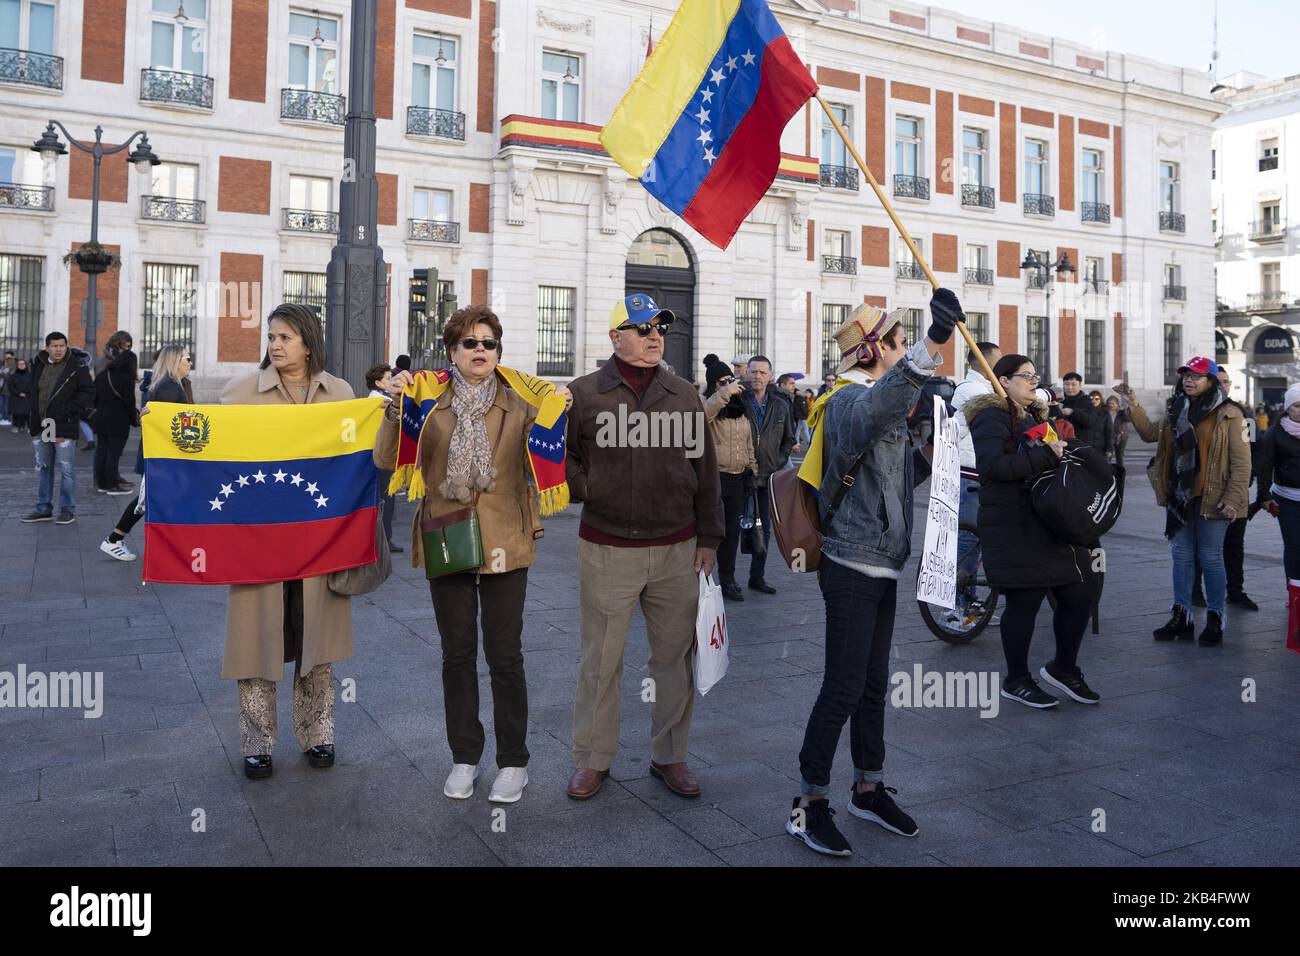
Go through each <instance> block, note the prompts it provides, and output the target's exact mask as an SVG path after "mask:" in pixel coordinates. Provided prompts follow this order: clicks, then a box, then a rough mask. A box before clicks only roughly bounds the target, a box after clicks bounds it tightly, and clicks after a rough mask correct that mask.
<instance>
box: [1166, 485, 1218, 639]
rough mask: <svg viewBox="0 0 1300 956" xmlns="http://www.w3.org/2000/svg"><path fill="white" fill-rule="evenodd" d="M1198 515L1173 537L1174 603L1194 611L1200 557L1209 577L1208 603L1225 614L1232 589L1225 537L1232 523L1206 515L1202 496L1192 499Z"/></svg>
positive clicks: (1207, 581) (1207, 580)
mask: <svg viewBox="0 0 1300 956" xmlns="http://www.w3.org/2000/svg"><path fill="white" fill-rule="evenodd" d="M1192 507H1193V509H1194V511H1193V513H1194V514H1195V515H1196V517H1195V518H1194V519H1193V520H1192V521H1190V522H1188V523H1187V524H1185V525H1184V526H1183V527H1182V528H1181V529H1179V531H1178V533H1177V534H1175V535H1174V537H1173V540H1171V541H1170V542H1169V550H1170V551H1171V552H1172V554H1173V558H1174V604H1175V605H1176V606H1177V607H1181V608H1182V609H1183V610H1185V611H1186V612H1187V615H1188V617H1190V616H1191V614H1192V584H1193V582H1194V581H1195V578H1196V562H1197V559H1198V558H1199V559H1200V562H1201V573H1202V574H1203V575H1204V576H1205V605H1206V607H1207V608H1208V609H1209V610H1211V611H1214V612H1215V613H1217V614H1219V615H1222V614H1223V605H1224V601H1225V599H1226V597H1227V591H1228V572H1227V569H1226V568H1225V567H1224V565H1223V539H1224V536H1225V535H1226V534H1227V533H1228V525H1229V524H1230V522H1228V521H1227V520H1225V519H1223V518H1202V517H1201V499H1199V498H1197V499H1196V500H1195V501H1194V502H1192Z"/></svg>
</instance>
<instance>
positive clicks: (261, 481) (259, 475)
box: [253, 468, 266, 485]
mask: <svg viewBox="0 0 1300 956" xmlns="http://www.w3.org/2000/svg"><path fill="white" fill-rule="evenodd" d="M253 478H254V480H256V481H257V483H258V484H259V485H264V484H266V475H264V474H262V469H260V468H259V469H257V473H256V474H255V475H253Z"/></svg>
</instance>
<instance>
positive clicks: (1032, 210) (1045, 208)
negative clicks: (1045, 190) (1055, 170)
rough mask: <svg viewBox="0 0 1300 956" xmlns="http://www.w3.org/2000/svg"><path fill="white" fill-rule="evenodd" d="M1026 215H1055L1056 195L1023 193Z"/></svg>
mask: <svg viewBox="0 0 1300 956" xmlns="http://www.w3.org/2000/svg"><path fill="white" fill-rule="evenodd" d="M1024 208H1025V215H1026V216H1055V215H1056V197H1054V196H1044V195H1043V194H1042V193H1025V204H1024Z"/></svg>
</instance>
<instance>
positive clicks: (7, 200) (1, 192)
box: [0, 183, 54, 212]
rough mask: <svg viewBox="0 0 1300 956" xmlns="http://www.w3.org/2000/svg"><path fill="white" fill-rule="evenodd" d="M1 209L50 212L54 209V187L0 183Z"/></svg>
mask: <svg viewBox="0 0 1300 956" xmlns="http://www.w3.org/2000/svg"><path fill="white" fill-rule="evenodd" d="M0 207H7V208H11V209H41V210H44V211H45V212H50V211H52V210H53V209H54V187H53V186H24V185H23V184H22V183H0Z"/></svg>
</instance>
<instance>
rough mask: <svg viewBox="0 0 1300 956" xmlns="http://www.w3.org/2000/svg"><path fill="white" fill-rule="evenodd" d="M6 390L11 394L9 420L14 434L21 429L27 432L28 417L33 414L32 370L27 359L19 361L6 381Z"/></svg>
mask: <svg viewBox="0 0 1300 956" xmlns="http://www.w3.org/2000/svg"><path fill="white" fill-rule="evenodd" d="M5 389H6V390H7V392H8V394H9V418H10V420H11V421H12V423H13V430H14V433H15V434H17V432H18V429H20V428H21V429H22V430H23V431H27V416H29V415H30V414H31V413H32V398H31V394H32V370H31V368H30V367H29V366H28V364H27V359H19V360H18V363H17V366H16V367H15V368H14V370H13V371H12V372H10V373H9V378H8V379H7V380H6V381H5Z"/></svg>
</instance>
